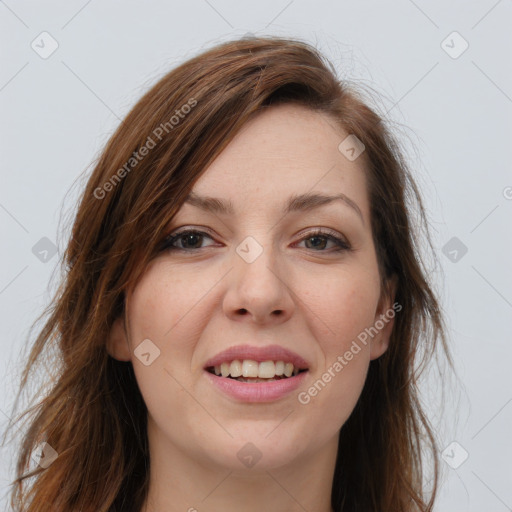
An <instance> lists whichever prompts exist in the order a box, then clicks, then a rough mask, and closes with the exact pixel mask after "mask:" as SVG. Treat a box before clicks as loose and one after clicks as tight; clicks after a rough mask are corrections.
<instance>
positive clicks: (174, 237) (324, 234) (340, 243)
mask: <svg viewBox="0 0 512 512" xmlns="http://www.w3.org/2000/svg"><path fill="white" fill-rule="evenodd" d="M186 235H201V236H207V237H208V238H212V237H211V236H210V235H209V234H208V233H205V232H204V231H199V230H197V229H187V230H183V231H180V232H177V233H171V234H170V235H168V236H167V237H166V238H165V239H164V240H163V242H162V247H161V250H162V251H164V250H165V251H176V250H177V251H182V252H195V251H198V250H201V249H206V247H199V248H197V249H184V248H183V247H176V246H174V245H173V244H174V243H175V242H176V241H178V240H179V239H180V238H182V237H184V236H186ZM315 237H321V238H326V239H327V240H330V241H332V242H334V244H335V245H336V248H334V249H333V250H330V251H329V250H320V251H315V250H314V249H310V250H311V251H313V252H328V253H329V252H340V251H350V250H351V247H350V245H349V244H348V242H346V241H345V240H343V239H342V238H340V237H339V236H338V235H337V234H336V232H335V231H331V230H329V229H315V230H313V231H311V232H309V233H307V234H306V235H305V236H303V237H302V238H301V239H300V240H299V242H303V241H304V240H308V239H310V238H315ZM212 239H213V238H212Z"/></svg>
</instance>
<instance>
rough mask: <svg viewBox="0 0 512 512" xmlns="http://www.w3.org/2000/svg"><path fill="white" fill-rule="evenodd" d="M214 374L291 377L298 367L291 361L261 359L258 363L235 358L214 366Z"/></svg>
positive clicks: (295, 373)
mask: <svg viewBox="0 0 512 512" xmlns="http://www.w3.org/2000/svg"><path fill="white" fill-rule="evenodd" d="M214 370H215V374H216V375H222V376H223V377H228V376H229V375H231V377H257V378H260V379H271V378H273V377H275V376H276V375H284V376H285V377H291V376H292V374H293V375H297V374H298V373H299V369H298V368H294V366H293V363H285V362H284V361H276V362H274V361H263V362H261V363H258V362H257V361H253V360H252V359H244V360H243V361H239V360H238V359H236V360H235V361H232V362H231V363H228V362H226V363H222V364H221V365H220V366H214Z"/></svg>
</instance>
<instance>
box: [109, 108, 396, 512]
mask: <svg viewBox="0 0 512 512" xmlns="http://www.w3.org/2000/svg"><path fill="white" fill-rule="evenodd" d="M347 135H348V133H344V132H343V131H342V130H341V129H340V128H339V127H338V126H337V125H336V124H335V122H334V120H333V119H331V118H330V117H328V116H327V115H325V114H320V113H316V112H313V111H311V110H308V109H306V108H304V107H300V106H295V105H281V106H277V107H272V108H270V109H268V110H266V111H264V112H262V113H259V114H258V115H257V116H256V117H255V118H253V119H252V120H251V121H250V122H249V123H248V124H247V125H245V126H244V128H243V130H242V131H241V132H240V133H239V134H238V135H237V136H236V138H235V139H234V140H233V141H232V142H231V143H230V144H229V146H228V147H227V148H226V149H225V150H224V151H223V152H222V153H221V154H220V155H219V157H218V158H217V159H216V160H215V161H214V162H213V164H212V165H211V166H210V167H209V168H208V169H207V170H206V171H205V173H204V174H203V175H202V176H201V177H200V178H199V180H198V181H197V182H196V184H195V186H194V188H193V192H194V193H197V194H200V195H207V196H213V197H217V198H221V199H225V200H231V201H232V203H233V205H234V208H235V215H224V214H219V213H215V214H214V213H211V212H204V211H202V210H201V209H199V208H197V207H195V206H192V205H190V204H185V205H183V207H182V208H181V209H180V210H179V212H178V213H177V215H176V216H175V218H174V219H173V220H172V222H171V224H170V225H169V229H168V233H173V232H176V231H177V229H178V228H195V229H198V230H200V231H205V229H206V228H209V229H210V230H211V232H210V233H211V234H209V235H208V236H204V237H203V238H201V237H199V238H198V239H196V240H195V241H194V240H192V241H190V239H188V244H189V245H188V246H187V245H186V244H187V240H183V239H181V241H180V240H178V241H177V242H176V244H175V245H176V246H179V247H184V246H185V247H188V251H184V250H182V251H179V250H174V251H172V250H167V251H162V252H161V253H160V254H159V256H158V257H157V258H155V259H154V260H153V261H152V262H151V264H150V266H149V268H148V269H147V271H146V272H145V274H144V276H143V278H142V279H141V280H140V281H139V282H138V283H137V285H136V286H135V289H133V290H129V291H128V293H127V295H126V315H125V318H124V319H122V318H120V319H118V320H116V322H115V323H114V325H113V327H112V331H111V336H110V339H109V341H108V350H109V353H110V354H111V355H112V356H113V357H115V358H117V359H119V360H123V361H131V362H132V364H133V367H134V370H135V374H136V378H137V382H138V385H139V388H140V390H141V393H142V395H143V397H144V400H145V402H146V404H147V407H148V411H149V417H148V438H149V444H150V456H151V468H150V474H151V477H150V490H149V496H148V499H147V500H146V503H145V505H144V507H143V510H146V511H148V512H153V511H157V510H159V511H161V510H168V511H183V512H184V511H189V512H193V511H194V510H197V511H199V512H202V511H212V512H213V511H215V512H216V511H221V510H222V511H224V512H234V511H239V510H244V511H247V512H252V511H254V512H255V511H261V510H282V511H289V512H292V511H293V512H295V511H303V510H304V509H305V510H316V511H318V512H330V511H331V505H330V495H331V486H332V478H333V472H334V466H335V458H336V450H337V445H338V434H339V430H340V428H341V426H342V425H343V424H344V422H345V421H346V420H347V418H348V417H349V415H350V414H351V412H352V410H353V409H354V406H355V404H356V402H357V400H358V398H359V396H360V393H361V390H362V387H363V384H364V381H365V378H366V374H367V370H368V365H369V362H370V360H371V359H375V358H378V357H380V356H381V355H382V354H383V353H384V351H385V350H386V349H387V346H388V342H389V336H390V333H391V329H392V326H393V321H392V320H389V321H388V322H387V323H386V324H385V327H384V328H383V329H381V330H380V331H379V333H378V334H377V335H375V336H374V337H373V338H370V339H369V342H368V343H367V344H366V345H364V344H360V346H361V350H360V351H359V352H358V353H357V354H356V355H354V357H353V359H352V360H351V361H349V362H348V363H347V364H346V366H344V368H343V370H342V371H339V372H334V374H335V377H333V378H332V379H331V381H330V382H329V383H328V384H327V385H325V387H323V389H321V391H320V392H318V394H317V395H316V396H314V397H311V400H310V401H309V403H308V404H306V405H304V404H301V403H300V402H299V401H298V398H297V395H298V393H299V392H300V391H304V390H306V391H307V389H308V388H310V387H311V386H312V384H313V383H314V382H316V381H317V380H318V379H319V378H321V376H322V374H323V373H324V372H326V371H327V370H328V368H330V367H331V368H332V366H333V363H334V362H335V361H336V360H337V358H338V356H343V355H344V354H345V352H346V351H347V350H349V349H350V346H351V344H352V342H353V341H354V340H356V339H357V336H358V334H360V333H361V332H363V331H364V329H365V328H368V327H370V326H373V325H374V324H375V322H376V321H377V320H378V319H379V318H381V315H382V314H383V313H385V312H386V311H389V310H390V309H391V308H392V304H393V299H394V288H393V287H392V292H393V293H392V294H391V295H390V296H381V289H380V277H379V271H378V265H377V257H376V252H375V247H374V244H373V240H372V232H371V226H370V204H369V199H368V195H367V190H366V179H365V174H364V167H363V165H364V154H363V156H361V157H359V158H357V159H356V160H355V161H352V162H351V161H349V160H348V159H347V158H345V156H344V155H343V154H341V153H340V151H339V150H338V145H339V144H340V142H341V141H342V140H343V139H344V138H345V137H346V136H347ZM305 192H319V193H325V194H333V193H343V194H345V195H346V196H348V197H349V198H350V199H352V201H354V202H355V203H356V204H357V205H358V207H359V209H360V211H361V213H362V219H361V218H360V217H359V215H358V214H357V213H356V211H354V210H353V209H352V208H350V207H349V206H347V205H346V204H344V203H343V202H342V201H335V202H332V203H330V204H328V205H324V206H321V207H318V208H315V209H312V210H309V211H305V212H294V213H293V212H292V213H288V214H286V215H283V213H282V208H283V207H284V204H285V203H286V200H287V199H288V197H289V196H290V195H292V194H302V193H305ZM314 228H323V229H329V228H330V229H331V230H334V231H336V232H337V233H338V235H339V236H340V237H341V238H344V239H345V240H347V241H348V242H349V244H350V246H351V249H352V250H350V251H338V252H336V251H335V250H334V249H335V248H336V245H335V244H334V243H333V242H331V241H329V240H328V239H326V238H320V239H319V240H318V239H311V235H310V236H309V237H308V234H309V233H310V232H311V231H313V230H314ZM247 236H252V237H253V238H254V239H255V240H257V241H258V243H259V244H260V245H261V246H262V247H263V252H262V254H261V255H260V256H259V257H258V258H257V259H256V260H255V261H254V262H252V263H247V262H246V261H245V260H244V259H242V258H241V257H240V256H239V255H238V254H237V252H236V251H235V249H236V247H237V246H238V245H239V244H240V243H241V242H242V241H243V240H244V239H245V238H246V237H247ZM315 241H316V245H315V244H314V242H315ZM183 244H185V245H183ZM191 246H192V248H190V247H191ZM276 310H278V311H280V314H275V313H274V312H275V311H276ZM145 339H150V340H151V341H152V343H154V345H156V346H157V347H158V348H159V350H160V355H159V356H158V357H157V358H156V359H155V360H154V361H153V362H152V363H151V364H150V365H149V366H145V365H144V364H142V363H141V361H140V360H139V359H138V358H137V357H136V356H135V355H134V350H135V349H136V347H137V346H138V345H139V344H140V343H141V342H142V340H145ZM243 343H247V344H252V345H260V346H265V345H269V344H273V343H276V344H281V345H283V346H284V347H286V348H289V349H291V350H293V351H295V352H297V353H298V354H300V355H301V356H302V357H303V358H304V359H306V360H307V361H308V362H309V363H310V367H309V373H308V374H307V378H306V380H305V383H304V385H303V386H301V387H300V389H299V390H297V391H294V392H292V393H291V394H289V395H287V396H285V397H284V398H281V399H279V400H277V401H274V402H270V403H240V402H238V401H236V400H234V399H232V398H229V397H227V396H226V395H223V394H222V393H221V392H220V391H218V390H217V389H216V388H214V387H213V386H212V384H211V383H210V382H209V380H208V379H207V376H206V375H205V372H204V370H203V366H204V364H205V362H206V361H207V360H208V359H209V358H211V357H212V356H214V355H215V354H217V353H218V352H220V351H222V350H224V349H226V348H228V347H230V346H233V345H237V344H243ZM331 372H332V370H331ZM248 442H250V443H253V445H254V446H255V447H257V449H258V450H259V452H260V453H261V459H260V460H259V461H258V462H257V463H256V464H255V465H254V466H253V467H252V468H248V467H245V466H244V465H243V464H241V462H240V461H239V460H238V458H237V452H238V451H239V450H240V449H241V448H242V447H243V446H244V445H245V444H246V443H248Z"/></svg>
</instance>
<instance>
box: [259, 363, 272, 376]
mask: <svg viewBox="0 0 512 512" xmlns="http://www.w3.org/2000/svg"><path fill="white" fill-rule="evenodd" d="M275 374H276V365H275V364H274V361H264V362H263V363H260V366H259V371H258V377H259V378H260V379H272V378H273V377H274V376H275Z"/></svg>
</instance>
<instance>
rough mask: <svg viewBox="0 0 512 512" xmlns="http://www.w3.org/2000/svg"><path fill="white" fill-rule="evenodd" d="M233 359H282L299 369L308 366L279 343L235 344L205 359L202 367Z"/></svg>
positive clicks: (260, 360) (259, 360)
mask: <svg viewBox="0 0 512 512" xmlns="http://www.w3.org/2000/svg"><path fill="white" fill-rule="evenodd" d="M235 359H238V360H239V361H243V360H244V359H250V360H252V361H257V362H258V363H261V362H263V361H284V362H285V363H293V366H294V367H295V368H298V369H299V370H307V369H308V368H309V365H308V363H307V361H306V360H305V359H303V358H302V357H301V356H299V354H296V353H295V352H292V351H291V350H288V349H287V348H284V347H281V346H280V345H267V346H266V347H255V346H252V345H236V346H233V347H229V348H227V349H226V350H223V351H222V352H219V353H218V354H217V355H215V356H213V357H212V358H211V359H209V360H208V361H206V364H205V366H204V368H205V369H207V368H209V367H211V366H219V365H221V364H222V363H226V362H231V361H234V360H235Z"/></svg>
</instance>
